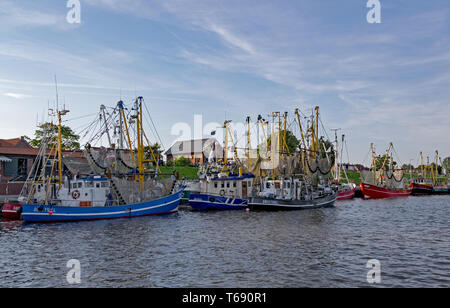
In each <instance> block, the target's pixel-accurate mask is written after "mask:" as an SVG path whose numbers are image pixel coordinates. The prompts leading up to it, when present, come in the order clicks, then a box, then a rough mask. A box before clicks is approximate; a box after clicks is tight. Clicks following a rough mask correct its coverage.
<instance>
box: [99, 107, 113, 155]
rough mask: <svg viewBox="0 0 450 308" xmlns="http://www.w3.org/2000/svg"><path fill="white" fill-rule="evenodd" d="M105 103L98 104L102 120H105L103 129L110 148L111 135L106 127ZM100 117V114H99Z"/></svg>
mask: <svg viewBox="0 0 450 308" xmlns="http://www.w3.org/2000/svg"><path fill="white" fill-rule="evenodd" d="M105 109H106V107H105V105H101V106H100V112H102V115H103V121H104V122H105V131H106V135H107V136H108V142H109V147H110V148H111V146H112V142H111V136H110V134H109V129H108V122H107V121H106V112H105ZM100 117H101V115H100Z"/></svg>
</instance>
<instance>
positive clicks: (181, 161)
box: [175, 156, 191, 167]
mask: <svg viewBox="0 0 450 308" xmlns="http://www.w3.org/2000/svg"><path fill="white" fill-rule="evenodd" d="M190 164H191V161H190V160H189V159H187V158H186V157H184V156H180V157H178V158H177V159H176V160H175V166H177V167H187V166H189V165H190Z"/></svg>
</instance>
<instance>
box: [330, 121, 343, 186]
mask: <svg viewBox="0 0 450 308" xmlns="http://www.w3.org/2000/svg"><path fill="white" fill-rule="evenodd" d="M340 130H341V129H340V128H335V129H331V131H334V142H335V144H336V148H335V149H334V172H335V175H334V179H335V180H336V181H337V182H339V180H340V178H341V168H340V167H339V162H338V157H339V154H338V149H339V142H338V137H337V132H338V131H340Z"/></svg>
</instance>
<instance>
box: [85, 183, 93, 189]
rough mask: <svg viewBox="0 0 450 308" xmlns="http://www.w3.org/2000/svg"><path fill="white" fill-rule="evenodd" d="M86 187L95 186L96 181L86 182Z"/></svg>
mask: <svg viewBox="0 0 450 308" xmlns="http://www.w3.org/2000/svg"><path fill="white" fill-rule="evenodd" d="M85 185H86V188H94V182H86V184H85Z"/></svg>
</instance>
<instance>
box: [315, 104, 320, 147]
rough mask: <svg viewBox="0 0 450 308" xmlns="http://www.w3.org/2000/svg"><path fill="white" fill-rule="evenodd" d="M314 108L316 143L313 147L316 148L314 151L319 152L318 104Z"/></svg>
mask: <svg viewBox="0 0 450 308" xmlns="http://www.w3.org/2000/svg"><path fill="white" fill-rule="evenodd" d="M315 110H316V129H315V134H316V137H315V139H316V145H315V148H316V151H318V152H319V151H320V146H319V106H316V108H315Z"/></svg>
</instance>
